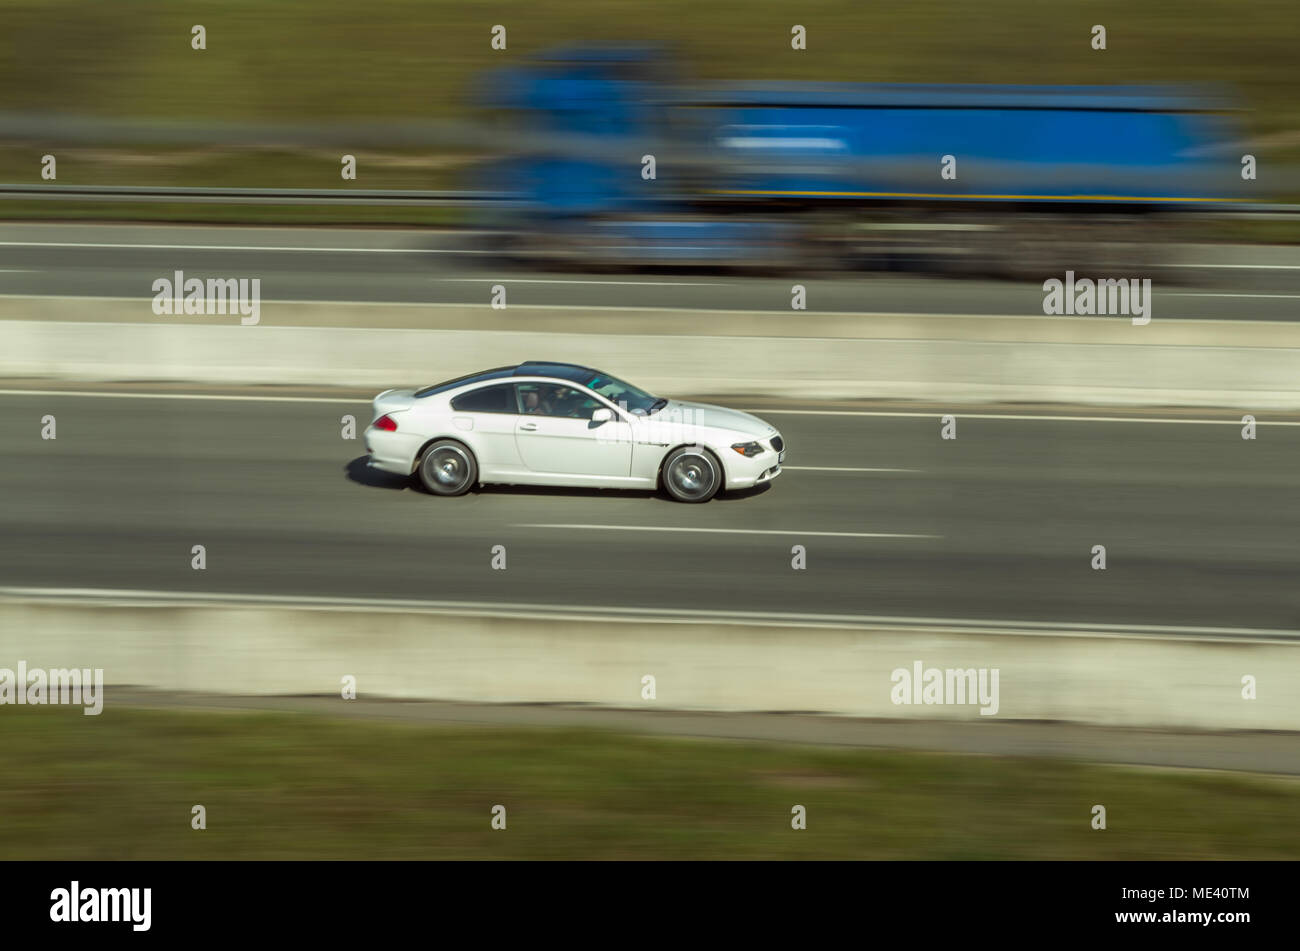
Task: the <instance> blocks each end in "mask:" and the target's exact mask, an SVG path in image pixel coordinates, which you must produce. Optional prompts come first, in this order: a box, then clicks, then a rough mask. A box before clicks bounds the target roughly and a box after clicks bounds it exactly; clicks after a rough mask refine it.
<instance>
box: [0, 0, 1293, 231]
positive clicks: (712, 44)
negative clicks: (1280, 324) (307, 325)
mask: <svg viewBox="0 0 1300 951" xmlns="http://www.w3.org/2000/svg"><path fill="white" fill-rule="evenodd" d="M498 23H499V24H502V25H504V26H505V27H506V28H507V31H508V34H507V35H508V49H507V50H505V51H494V50H492V49H491V48H490V46H489V39H490V31H491V28H492V26H493V25H494V24H498ZM795 23H799V24H802V25H804V26H805V27H807V29H808V49H807V50H806V51H803V52H796V51H793V50H791V49H790V43H789V38H790V27H791V25H793V24H795ZM194 24H202V25H203V26H204V27H205V28H206V30H207V49H206V50H203V51H196V50H193V49H191V47H190V38H191V37H190V28H191V27H192V26H193V25H194ZM1093 24H1102V25H1104V26H1105V27H1106V28H1107V40H1108V43H1107V46H1108V48H1107V49H1106V50H1105V51H1095V50H1093V49H1092V48H1091V46H1090V39H1091V27H1092V25H1093ZM0 33H3V35H4V37H5V41H4V42H3V43H0V111H25V112H32V113H37V114H41V113H59V114H73V115H86V116H94V117H115V118H133V119H152V120H168V119H176V120H185V121H191V122H202V121H204V120H212V121H250V122H271V123H274V122H277V121H279V122H329V121H340V122H342V121H370V120H379V121H383V120H396V121H405V120H421V119H465V118H469V117H472V115H473V114H474V107H473V100H474V96H475V92H476V88H477V86H478V83H479V82H480V79H479V77H480V76H481V75H482V74H483V73H484V72H485V71H486V70H489V69H492V68H495V67H500V66H505V65H509V64H511V63H518V62H519V61H520V60H521V59H522V58H524V57H526V56H528V55H529V54H531V53H533V52H537V51H539V50H543V49H546V48H550V47H555V46H572V45H583V44H588V43H594V42H621V43H634V44H662V45H663V46H664V47H665V48H666V49H668V50H669V51H671V54H672V61H673V63H674V73H673V75H674V76H675V77H676V78H679V79H681V80H684V81H688V82H689V81H691V80H693V79H700V80H717V79H728V80H746V79H762V80H775V81H779V80H782V79H791V80H825V81H856V82H959V83H961V82H998V83H1002V82H1005V83H1031V84H1037V83H1047V84H1051V83H1080V84H1120V83H1134V82H1139V83H1140V82H1209V83H1216V84H1225V85H1229V86H1231V87H1232V88H1233V89H1235V90H1236V92H1237V93H1238V95H1239V96H1240V98H1241V101H1242V104H1243V105H1244V106H1245V107H1246V109H1247V113H1246V115H1245V125H1244V131H1245V133H1246V135H1247V137H1248V138H1247V144H1248V147H1249V149H1250V150H1251V151H1252V152H1253V153H1254V154H1256V155H1257V156H1258V157H1259V158H1260V161H1261V177H1260V188H1261V191H1264V190H1266V189H1267V187H1268V170H1269V167H1270V165H1271V164H1273V163H1290V164H1300V96H1297V87H1298V86H1300V82H1298V81H1297V76H1300V73H1298V72H1297V70H1296V68H1295V42H1296V38H1297V37H1298V36H1300V3H1296V2H1295V0H1241V2H1237V3H1225V2H1223V0H1184V2H1180V3H1178V4H1176V5H1173V6H1170V5H1167V4H1158V3H1147V4H1141V5H1138V4H1134V3H1132V2H1131V0H1053V2H1052V3H1042V2H1041V0H987V2H984V3H979V4H973V3H969V2H965V0H909V2H907V3H903V4H890V5H887V6H878V5H872V4H864V3H858V2H855V0H799V2H797V3H796V2H793V0H778V2H765V3H762V4H754V3H752V2H751V0H712V2H710V3H707V4H701V3H698V2H695V0H656V2H655V3H653V4H644V5H638V4H628V3H621V2H615V0H549V2H547V3H544V4H539V3H535V2H531V0H530V2H522V0H499V2H494V3H492V4H490V5H488V4H474V3H469V4H466V3H458V2H450V0H371V2H369V3H365V4H356V3H354V2H352V0H190V2H186V3H184V4H177V3H175V2H174V0H114V2H112V3H104V2H102V0H0ZM378 148H379V145H378V144H376V143H360V142H359V143H357V145H356V147H355V148H352V149H349V151H351V152H352V154H355V155H356V156H357V157H358V161H359V177H358V180H357V181H356V182H355V183H346V182H343V181H342V180H341V179H340V177H339V174H338V172H339V164H338V156H337V155H334V154H332V153H331V154H329V155H324V154H321V153H320V152H310V153H309V152H296V151H293V150H267V149H238V148H235V147H234V146H233V145H232V146H231V147H230V148H229V149H225V150H222V151H219V152H211V153H210V154H204V153H202V152H199V153H196V152H195V151H194V150H190V151H188V152H184V151H182V150H165V149H137V150H121V149H115V150H92V149H84V148H83V149H62V148H59V149H55V152H56V154H58V155H59V178H58V182H57V183H58V184H62V185H128V184H139V185H159V186H163V185H173V186H194V187H199V186H203V187H214V186H243V187H280V186H292V187H303V188H331V187H346V186H349V185H350V186H351V187H355V188H417V189H432V190H437V189H446V188H463V187H466V185H465V183H464V182H462V181H460V180H459V178H458V171H459V168H460V164H461V162H463V161H464V160H465V159H466V158H467V157H466V156H459V157H456V156H448V155H432V154H425V155H419V154H406V155H392V154H388V153H383V152H381V151H377V149H378ZM46 151H48V149H47V147H46V146H44V145H42V144H41V143H29V144H28V143H24V144H15V143H7V144H6V147H4V148H0V181H3V182H8V183H33V184H36V183H40V181H41V179H40V156H41V155H42V154H44V153H45V152H46ZM1262 197H1267V198H1269V199H1271V200H1292V201H1294V200H1300V196H1293V195H1292V196H1288V195H1266V196H1263V195H1262ZM54 204H55V203H53V202H42V203H35V202H18V203H15V202H5V203H2V204H0V214H4V215H7V216H21V217H27V216H29V215H30V216H31V217H55V216H58V217H66V216H69V215H72V214H75V215H76V216H77V217H85V216H90V217H99V216H102V215H106V216H107V217H110V218H112V217H135V216H136V215H145V216H148V215H149V214H150V212H149V209H148V208H137V209H127V208H123V207H121V206H117V207H114V206H113V205H109V204H99V203H85V204H84V205H75V206H74V205H73V203H67V205H65V206H64V208H63V209H62V210H61V211H57V210H55V209H54V208H53V207H52V206H53V205H54ZM58 204H64V203H62V202H60V203H58ZM69 206H71V207H69ZM46 209H49V210H48V211H47V210H46ZM390 213H391V211H390V212H385V211H384V210H383V209H380V210H378V211H376V210H373V209H366V210H362V211H358V210H357V209H352V210H345V211H342V212H333V215H334V216H335V217H334V218H333V219H330V220H335V219H338V220H355V221H363V222H364V221H383V220H385V218H387V217H388V215H389V214H390ZM154 214H155V215H156V216H160V217H163V218H173V217H174V216H175V215H174V210H168V209H158V210H157V211H156V212H154ZM286 215H288V216H289V219H286V218H285V216H286ZM403 215H405V212H402V213H401V214H395V215H393V218H394V220H405V219H404V218H403ZM231 216H232V211H231V209H230V207H229V206H226V207H224V208H223V207H222V206H215V205H206V206H204V205H196V206H190V207H189V208H188V209H187V212H186V214H185V215H183V216H181V217H182V218H194V219H195V220H231ZM240 217H241V218H242V219H244V220H265V219H271V220H292V219H294V218H295V217H297V218H301V217H302V210H301V209H298V210H294V209H283V208H282V209H278V210H277V209H274V208H270V207H267V206H244V207H243V208H242V212H241V214H240ZM311 217H312V216H310V215H309V216H307V219H308V220H311ZM317 217H319V216H317ZM434 217H441V218H444V219H445V218H446V217H447V215H446V213H443V214H442V215H441V216H434ZM1250 230H1253V229H1247V231H1250ZM1273 230H1277V229H1273ZM1283 230H1284V231H1286V230H1288V229H1283Z"/></svg>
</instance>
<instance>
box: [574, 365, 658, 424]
mask: <svg viewBox="0 0 1300 951" xmlns="http://www.w3.org/2000/svg"><path fill="white" fill-rule="evenodd" d="M584 385H585V386H586V387H587V389H589V390H595V391H596V392H597V393H599V394H600V395H601V396H603V397H605V399H607V400H609V401H610V402H611V403H617V404H618V405H620V406H625V407H626V408H627V411H628V412H629V413H632V414H633V415H634V416H649V415H650V414H651V413H654V412H657V411H659V410H661V409H663V408H664V407H665V406H666V405H668V401H667V400H666V399H662V398H656V397H653V396H651V395H650V394H649V393H647V392H646V391H645V390H642V389H639V388H637V387H635V386H633V385H632V384H631V383H624V382H623V381H622V380H620V379H618V378H616V377H612V376H607V375H606V374H604V373H597V374H596V375H595V376H593V377H591V378H590V379H588V380H587V382H586V383H585V384H584Z"/></svg>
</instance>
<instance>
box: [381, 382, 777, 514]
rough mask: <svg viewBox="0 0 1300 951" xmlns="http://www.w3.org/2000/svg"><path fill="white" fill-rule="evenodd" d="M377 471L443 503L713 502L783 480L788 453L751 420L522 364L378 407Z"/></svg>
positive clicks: (406, 393) (390, 398)
mask: <svg viewBox="0 0 1300 951" xmlns="http://www.w3.org/2000/svg"><path fill="white" fill-rule="evenodd" d="M366 451H367V452H369V453H370V465H372V466H374V467H376V468H378V469H383V470H385V471H387V472H394V473H397V474H398V475H403V476H410V475H411V474H412V473H417V472H418V473H419V476H420V481H421V482H422V483H423V484H424V486H425V488H427V489H428V490H429V491H430V492H432V493H433V494H435V495H461V494H463V493H465V492H468V491H469V490H470V489H472V488H473V487H474V486H475V485H478V484H481V483H488V482H495V483H507V484H516V485H568V486H589V487H596V488H608V489H650V490H654V489H657V488H659V487H661V486H662V487H663V489H665V490H666V491H667V492H668V494H669V495H671V496H672V497H673V498H674V499H677V500H678V501H681V502H707V501H708V500H709V499H711V498H713V496H714V495H716V494H717V493H718V492H719V491H722V490H723V489H745V488H750V487H752V486H756V485H761V484H763V483H765V482H770V481H771V480H772V479H775V478H776V477H777V476H778V475H780V473H781V463H782V462H783V461H784V460H785V444H784V442H783V441H782V439H781V436H780V434H779V433H778V432H777V431H776V428H775V427H774V426H770V425H768V424H767V423H765V422H763V420H761V419H758V418H757V417H755V416H750V415H749V414H748V413H741V412H738V411H736V410H730V409H723V408H722V407H720V406H709V405H707V404H704V403H684V402H679V401H677V400H669V399H664V398H662V397H659V398H656V397H654V396H651V395H650V394H649V393H646V392H644V391H643V390H640V389H638V388H637V387H635V386H632V385H631V384H630V383H624V382H623V381H622V380H619V379H616V378H615V377H612V376H610V375H609V374H607V373H602V372H600V371H599V370H593V369H591V368H589V367H580V366H574V365H573V364H570V363H535V362H529V363H521V364H519V365H518V366H513V367H499V368H497V369H495V370H484V371H483V372H481V373H474V374H471V375H470V376H463V377H460V378H459V379H456V380H448V381H447V382H446V383H438V384H435V385H433V386H427V387H425V388H424V389H421V390H385V391H384V392H383V393H380V394H379V395H378V396H376V397H375V400H374V421H373V422H372V423H371V424H370V426H369V427H368V428H367V429H366Z"/></svg>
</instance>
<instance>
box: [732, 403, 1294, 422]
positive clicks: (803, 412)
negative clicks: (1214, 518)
mask: <svg viewBox="0 0 1300 951" xmlns="http://www.w3.org/2000/svg"><path fill="white" fill-rule="evenodd" d="M741 412H742V413H753V414H755V415H757V414H759V413H770V414H773V415H777V414H780V415H784V416H881V417H896V418H899V419H911V418H915V419H936V420H937V419H938V418H939V417H940V416H944V415H948V416H957V417H959V418H961V419H1009V420H1042V421H1044V422H1053V423H1179V424H1182V425H1188V426H1240V425H1241V418H1240V417H1238V418H1236V419H1176V418H1172V417H1166V416H1034V415H1030V414H1016V413H963V412H961V411H960V410H956V411H954V410H945V411H942V412H939V411H936V412H933V413H903V412H892V411H885V410H850V409H775V408H773V407H768V406H764V407H762V408H760V409H742V410H741ZM1257 425H1260V426H1264V425H1268V426H1300V420H1264V419H1261V420H1257Z"/></svg>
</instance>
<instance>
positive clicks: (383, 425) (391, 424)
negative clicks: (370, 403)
mask: <svg viewBox="0 0 1300 951" xmlns="http://www.w3.org/2000/svg"><path fill="white" fill-rule="evenodd" d="M371 425H372V426H374V427H375V429H382V430H383V431H384V432H386V433H395V432H397V423H396V422H395V421H394V420H393V417H391V416H389V415H387V414H385V415H383V416H380V417H379V418H378V419H377V420H375V421H374V422H373V423H371Z"/></svg>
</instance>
